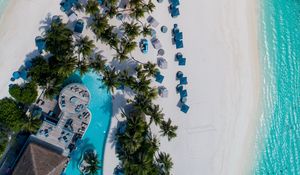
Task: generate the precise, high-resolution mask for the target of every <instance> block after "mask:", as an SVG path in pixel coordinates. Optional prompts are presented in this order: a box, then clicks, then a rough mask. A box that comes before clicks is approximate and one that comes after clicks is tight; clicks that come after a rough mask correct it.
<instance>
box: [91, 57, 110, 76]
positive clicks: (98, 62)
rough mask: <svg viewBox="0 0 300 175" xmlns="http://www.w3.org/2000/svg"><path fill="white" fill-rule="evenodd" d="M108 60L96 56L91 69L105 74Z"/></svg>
mask: <svg viewBox="0 0 300 175" xmlns="http://www.w3.org/2000/svg"><path fill="white" fill-rule="evenodd" d="M106 61H107V60H106V59H104V58H103V56H102V55H100V54H96V55H95V58H94V60H92V61H91V62H90V68H92V69H93V70H94V71H95V72H98V73H99V72H101V73H103V72H104V70H105V64H106Z"/></svg>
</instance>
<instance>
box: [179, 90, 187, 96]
mask: <svg viewBox="0 0 300 175" xmlns="http://www.w3.org/2000/svg"><path fill="white" fill-rule="evenodd" d="M187 96H188V95H187V90H182V91H181V92H180V98H183V97H187Z"/></svg>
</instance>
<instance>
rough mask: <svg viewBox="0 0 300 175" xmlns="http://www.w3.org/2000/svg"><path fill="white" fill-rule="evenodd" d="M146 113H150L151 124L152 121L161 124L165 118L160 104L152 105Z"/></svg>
mask: <svg viewBox="0 0 300 175" xmlns="http://www.w3.org/2000/svg"><path fill="white" fill-rule="evenodd" d="M146 114H147V115H150V121H149V126H150V125H151V123H152V122H154V124H155V125H160V124H161V122H162V121H163V118H164V114H163V113H162V110H161V109H160V108H159V105H152V106H151V107H149V108H148V111H147V112H146Z"/></svg>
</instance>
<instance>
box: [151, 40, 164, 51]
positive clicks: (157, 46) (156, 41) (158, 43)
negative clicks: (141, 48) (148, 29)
mask: <svg viewBox="0 0 300 175" xmlns="http://www.w3.org/2000/svg"><path fill="white" fill-rule="evenodd" d="M151 43H152V45H153V47H154V48H155V49H161V48H162V45H161V43H160V41H159V40H158V39H157V38H153V39H152V40H151Z"/></svg>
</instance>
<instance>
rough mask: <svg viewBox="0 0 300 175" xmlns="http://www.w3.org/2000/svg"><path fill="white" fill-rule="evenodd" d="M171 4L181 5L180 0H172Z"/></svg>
mask: <svg viewBox="0 0 300 175" xmlns="http://www.w3.org/2000/svg"><path fill="white" fill-rule="evenodd" d="M171 5H173V6H174V7H176V6H178V5H180V2H179V0H171Z"/></svg>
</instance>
